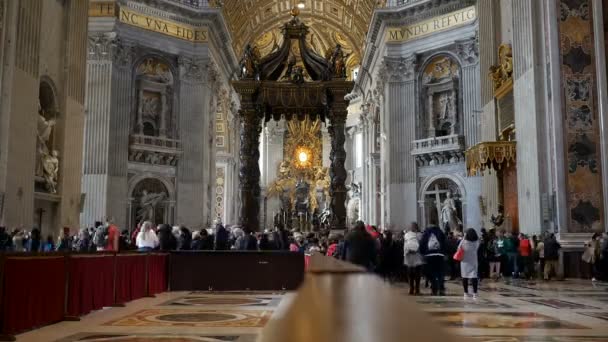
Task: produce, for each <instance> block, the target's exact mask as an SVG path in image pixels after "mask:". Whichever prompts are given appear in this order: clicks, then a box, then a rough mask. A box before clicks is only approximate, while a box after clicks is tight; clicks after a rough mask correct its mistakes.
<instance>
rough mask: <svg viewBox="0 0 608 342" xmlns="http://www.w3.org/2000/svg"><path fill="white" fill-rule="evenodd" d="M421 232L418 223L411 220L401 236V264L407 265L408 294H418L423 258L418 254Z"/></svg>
mask: <svg viewBox="0 0 608 342" xmlns="http://www.w3.org/2000/svg"><path fill="white" fill-rule="evenodd" d="M420 238H421V234H420V231H419V229H418V224H417V223H416V222H412V223H411V224H410V227H409V229H408V231H407V233H405V235H404V236H403V264H404V265H405V266H406V267H407V278H408V281H409V283H410V295H416V296H418V295H420V278H421V277H422V265H423V264H424V258H423V257H422V254H420Z"/></svg>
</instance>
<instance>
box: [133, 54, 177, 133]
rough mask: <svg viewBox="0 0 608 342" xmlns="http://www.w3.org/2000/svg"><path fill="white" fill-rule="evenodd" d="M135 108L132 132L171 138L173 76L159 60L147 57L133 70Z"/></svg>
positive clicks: (172, 127)
mask: <svg viewBox="0 0 608 342" xmlns="http://www.w3.org/2000/svg"><path fill="white" fill-rule="evenodd" d="M135 72H136V74H137V103H138V106H137V111H136V113H135V117H134V118H133V130H134V133H136V134H142V135H146V136H154V137H161V138H167V137H169V138H171V137H173V136H174V133H175V132H174V131H175V123H174V120H173V117H172V112H173V110H172V104H173V89H172V86H173V75H172V73H171V69H170V68H169V66H168V65H167V64H166V63H165V62H163V61H162V60H160V59H157V58H147V59H145V60H144V61H143V62H142V63H141V64H140V65H139V66H138V67H137V68H136V69H135Z"/></svg>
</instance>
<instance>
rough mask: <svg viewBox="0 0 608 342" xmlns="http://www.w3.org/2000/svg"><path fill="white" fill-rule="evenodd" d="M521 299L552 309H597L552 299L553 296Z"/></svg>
mask: <svg viewBox="0 0 608 342" xmlns="http://www.w3.org/2000/svg"><path fill="white" fill-rule="evenodd" d="M522 300H523V301H526V302H530V303H533V304H540V305H545V306H549V307H552V308H554V309H582V310H589V309H590V310H593V309H599V308H596V307H593V306H589V305H584V304H579V303H572V302H568V301H565V300H559V299H553V298H540V299H522Z"/></svg>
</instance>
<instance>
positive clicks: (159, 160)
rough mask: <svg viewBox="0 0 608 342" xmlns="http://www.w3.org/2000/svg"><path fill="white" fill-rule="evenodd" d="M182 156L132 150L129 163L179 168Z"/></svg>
mask: <svg viewBox="0 0 608 342" xmlns="http://www.w3.org/2000/svg"><path fill="white" fill-rule="evenodd" d="M179 159H180V154H176V153H163V152H159V151H151V150H144V149H130V150H129V162H134V163H145V164H150V165H165V166H177V163H178V161H179Z"/></svg>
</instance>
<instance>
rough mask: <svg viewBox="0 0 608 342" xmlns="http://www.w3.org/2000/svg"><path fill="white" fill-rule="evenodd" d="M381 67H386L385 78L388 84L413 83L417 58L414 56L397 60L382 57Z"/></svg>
mask: <svg viewBox="0 0 608 342" xmlns="http://www.w3.org/2000/svg"><path fill="white" fill-rule="evenodd" d="M383 65H384V66H385V67H386V69H385V70H386V77H388V81H389V82H406V81H413V80H414V78H415V76H416V69H417V66H418V56H417V55H415V54H414V55H411V56H408V57H399V58H391V57H384V61H383ZM383 76H384V75H383Z"/></svg>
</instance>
